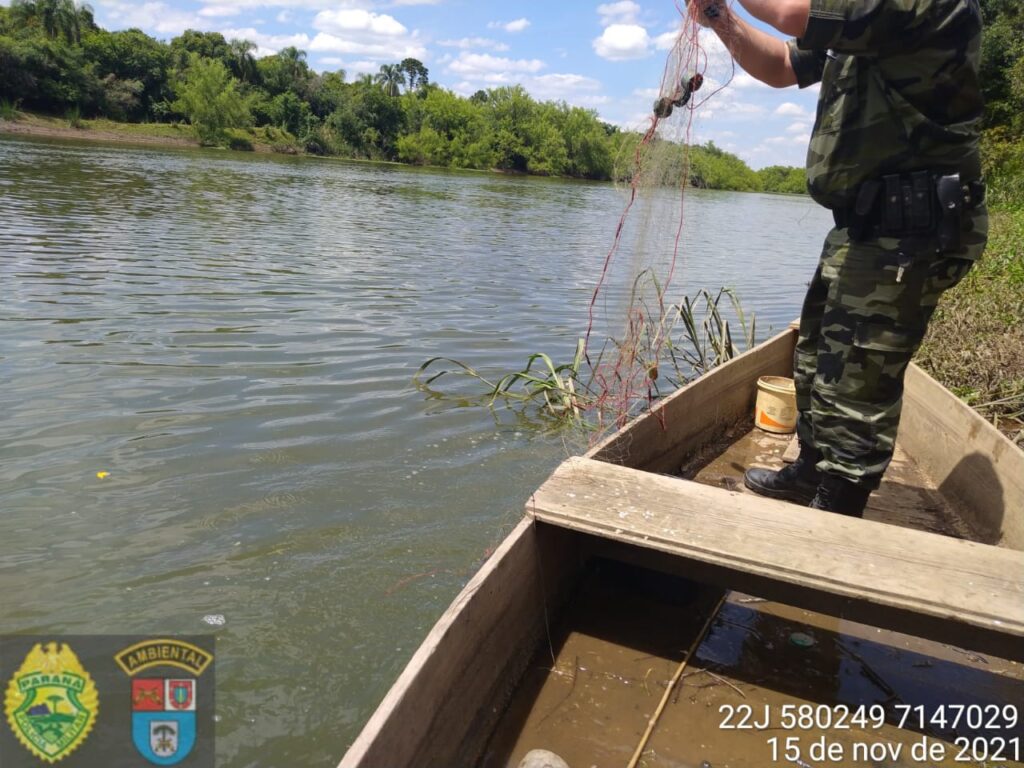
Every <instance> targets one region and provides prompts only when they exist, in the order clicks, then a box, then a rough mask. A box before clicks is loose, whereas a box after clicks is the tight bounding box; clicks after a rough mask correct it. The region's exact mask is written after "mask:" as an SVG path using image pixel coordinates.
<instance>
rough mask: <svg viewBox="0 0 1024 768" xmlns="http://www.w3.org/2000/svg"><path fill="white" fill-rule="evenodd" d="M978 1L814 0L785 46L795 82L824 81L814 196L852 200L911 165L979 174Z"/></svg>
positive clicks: (810, 167) (841, 202) (828, 201)
mask: <svg viewBox="0 0 1024 768" xmlns="http://www.w3.org/2000/svg"><path fill="white" fill-rule="evenodd" d="M980 50H981V11H980V9H979V7H978V0H811V13H810V20H809V22H808V25H807V31H806V33H805V34H804V36H803V37H802V38H800V39H799V40H791V41H790V42H789V51H790V61H791V62H792V64H793V69H794V70H795V72H796V76H797V82H798V84H799V85H800V87H801V88H806V87H807V86H809V85H813V84H814V83H816V82H819V81H820V82H821V95H820V97H819V99H818V114H817V119H816V121H815V125H814V132H813V134H812V136H811V144H810V148H809V150H808V154H807V182H808V188H809V190H810V193H811V196H812V197H814V199H815V200H817V201H818V202H819V203H821V204H822V205H824V206H827V207H829V208H838V207H843V206H848V205H851V204H852V202H853V200H854V199H855V197H856V194H857V188H858V187H859V186H860V184H861V183H863V182H864V181H865V180H867V179H872V178H878V177H879V176H882V175H884V174H888V173H897V172H904V171H915V170H934V171H942V172H946V173H952V172H959V173H960V174H961V176H962V178H963V180H964V181H971V180H974V179H978V178H980V176H981V167H980V161H979V156H978V136H979V129H980V125H981V117H982V109H983V103H982V97H981V86H980V82H979V76H978V67H979V59H980Z"/></svg>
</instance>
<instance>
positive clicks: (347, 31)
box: [308, 8, 427, 63]
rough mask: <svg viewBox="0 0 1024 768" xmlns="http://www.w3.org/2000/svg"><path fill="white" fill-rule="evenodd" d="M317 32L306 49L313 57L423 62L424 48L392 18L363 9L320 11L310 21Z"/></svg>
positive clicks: (417, 39)
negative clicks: (334, 55)
mask: <svg viewBox="0 0 1024 768" xmlns="http://www.w3.org/2000/svg"><path fill="white" fill-rule="evenodd" d="M313 26H314V27H315V28H316V29H317V30H318V33H317V35H316V37H314V38H313V39H312V40H311V41H310V42H309V46H308V49H309V50H310V51H313V52H315V53H327V54H337V53H340V54H343V55H347V56H358V57H362V58H364V59H368V60H370V61H373V62H378V63H379V62H381V61H394V60H400V59H404V58H415V59H425V58H427V48H426V46H425V45H424V43H423V41H422V40H420V38H419V32H417V31H412V32H410V31H409V29H408V28H407V27H406V26H405V25H404V24H402V23H401V22H400V21H398V19H396V18H395V17H394V16H389V15H388V14H385V13H374V12H372V11H367V10H364V9H362V8H341V9H337V10H326V11H321V12H320V13H318V14H317V15H316V17H315V18H314V19H313Z"/></svg>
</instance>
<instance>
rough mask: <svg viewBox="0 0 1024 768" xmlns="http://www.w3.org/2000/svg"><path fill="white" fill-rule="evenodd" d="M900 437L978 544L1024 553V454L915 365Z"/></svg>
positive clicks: (909, 374)
mask: <svg viewBox="0 0 1024 768" xmlns="http://www.w3.org/2000/svg"><path fill="white" fill-rule="evenodd" d="M898 439H899V441H900V442H901V443H902V444H903V446H904V447H905V448H906V449H907V452H908V453H909V454H910V455H911V456H913V457H914V460H915V461H916V462H917V464H918V466H919V467H921V469H922V470H924V472H925V474H927V475H928V476H929V477H930V478H931V480H933V481H934V482H935V485H936V487H937V488H938V489H939V491H941V492H942V494H943V495H944V496H946V497H947V498H950V499H952V500H953V501H954V502H957V503H959V505H960V506H961V507H962V508H964V509H965V510H968V511H969V514H968V515H966V517H967V518H968V520H969V522H970V523H971V525H972V527H973V528H974V529H975V531H974V532H975V534H976V535H977V537H978V538H979V540H981V541H984V542H986V543H988V544H997V543H998V544H1001V545H1002V546H1004V547H1009V548H1011V549H1021V550H1024V451H1021V450H1020V449H1019V448H1017V446H1015V445H1014V444H1013V443H1012V442H1010V441H1009V440H1008V439H1007V438H1006V437H1005V436H1004V435H1003V434H1001V433H1000V432H999V430H998V429H996V428H995V427H993V426H992V425H991V424H989V423H988V422H987V421H986V420H985V419H984V418H982V417H981V416H980V415H979V414H978V412H977V411H975V410H974V409H972V408H969V407H968V406H967V405H965V404H964V403H963V402H962V401H961V400H960V399H959V398H958V397H957V396H956V395H954V394H953V393H952V392H950V391H949V390H948V389H946V388H945V387H943V386H942V385H941V384H939V383H938V382H937V381H935V379H933V378H932V377H931V376H929V375H928V374H927V373H925V372H924V371H922V370H921V369H920V368H919V367H918V366H916V365H911V366H910V368H909V369H908V370H907V379H906V393H905V395H904V402H903V419H902V421H901V423H900V432H899V438H898Z"/></svg>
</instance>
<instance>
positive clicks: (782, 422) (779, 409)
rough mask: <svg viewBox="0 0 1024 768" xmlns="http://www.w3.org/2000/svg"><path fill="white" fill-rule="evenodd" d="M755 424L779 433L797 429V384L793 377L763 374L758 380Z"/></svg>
mask: <svg viewBox="0 0 1024 768" xmlns="http://www.w3.org/2000/svg"><path fill="white" fill-rule="evenodd" d="M754 424H755V425H756V426H758V427H760V428H761V429H763V430H764V431H765V432H775V433H778V434H786V433H788V432H793V431H795V430H796V385H795V384H794V383H793V380H792V379H787V378H785V377H784V376H762V377H761V378H759V379H758V380H757V405H756V406H755V408H754Z"/></svg>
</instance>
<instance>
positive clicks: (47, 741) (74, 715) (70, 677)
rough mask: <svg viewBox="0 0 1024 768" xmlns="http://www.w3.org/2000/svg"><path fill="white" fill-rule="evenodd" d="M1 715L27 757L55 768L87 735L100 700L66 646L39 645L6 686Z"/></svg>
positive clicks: (51, 643)
mask: <svg viewBox="0 0 1024 768" xmlns="http://www.w3.org/2000/svg"><path fill="white" fill-rule="evenodd" d="M4 714H6V716H7V722H8V724H10V726H11V729H12V730H13V731H14V735H15V737H16V738H17V739H18V741H20V742H21V743H22V744H23V745H24V746H25V748H26V749H28V750H29V752H31V753H32V754H33V755H35V756H36V757H38V758H40V759H41V760H44V761H45V762H48V763H55V762H57V761H58V760H61V759H63V758H65V757H67V756H68V755H69V754H70V753H71V752H72V751H74V749H75V748H76V747H78V746H79V745H80V744H81V743H82V742H83V741H85V739H86V737H87V736H88V735H89V731H91V730H92V727H93V725H94V723H95V722H96V717H97V715H98V714H99V694H98V693H97V691H96V686H95V684H94V683H93V681H92V678H90V677H89V673H88V672H86V670H85V668H84V667H83V666H82V664H81V662H79V660H78V657H77V656H76V655H75V653H74V651H72V650H71V647H70V646H69V645H67V644H66V643H65V644H61V643H56V642H50V643H46V644H43V643H37V644H36V645H35V646H34V647H33V648H32V650H31V651H29V653H28V655H27V656H26V657H25V661H24V662H23V663H22V665H21V667H20V668H19V669H18V670H17V671H16V672H15V673H14V676H13V677H12V678H11V680H10V682H9V683H8V686H7V693H6V695H5V697H4Z"/></svg>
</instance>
